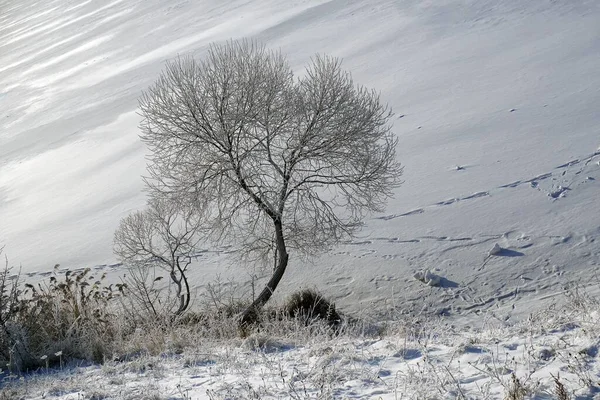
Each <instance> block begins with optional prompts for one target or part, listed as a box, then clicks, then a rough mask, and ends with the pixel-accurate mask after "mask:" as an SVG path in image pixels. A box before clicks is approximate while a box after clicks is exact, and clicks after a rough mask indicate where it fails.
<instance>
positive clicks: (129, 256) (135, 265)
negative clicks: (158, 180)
mask: <svg viewBox="0 0 600 400" xmlns="http://www.w3.org/2000/svg"><path fill="white" fill-rule="evenodd" d="M202 221H203V219H202V217H201V213H199V212H198V210H195V209H194V210H193V209H190V208H188V207H185V206H184V205H182V204H181V203H180V202H178V201H174V200H166V199H157V198H154V199H152V200H150V201H149V204H148V208H147V209H146V210H144V211H136V212H134V213H132V214H130V215H128V216H127V217H125V218H124V219H123V220H122V221H121V224H120V225H119V228H118V229H117V231H116V232H115V238H114V252H115V254H116V255H117V257H118V258H119V260H120V261H121V262H123V264H125V265H126V266H128V267H129V268H130V271H129V272H130V279H132V283H133V286H134V287H133V288H132V289H133V291H134V292H135V295H136V296H138V299H137V300H138V303H140V304H143V305H144V307H146V308H147V310H146V311H149V312H151V313H153V314H154V315H158V314H159V312H158V311H157V310H156V308H155V304H156V303H157V301H158V300H159V299H158V294H157V290H155V286H156V281H157V280H159V279H160V277H157V276H156V275H155V273H154V271H150V269H154V268H160V269H162V270H164V271H166V272H167V273H168V274H169V278H170V282H171V283H172V284H173V285H174V286H175V294H176V297H177V300H178V306H177V308H176V310H175V311H174V314H175V315H180V314H182V313H183V312H184V311H185V310H186V309H187V308H188V306H189V304H190V298H191V293H190V285H189V282H188V278H187V275H186V272H187V268H188V267H189V265H190V264H191V262H192V256H193V255H194V252H195V251H196V250H197V247H196V246H197V244H198V242H199V241H200V240H201V239H202V238H203V223H202ZM148 277H151V278H152V282H146V281H147V279H148ZM166 308H168V307H166Z"/></svg>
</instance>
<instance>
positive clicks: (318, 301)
mask: <svg viewBox="0 0 600 400" xmlns="http://www.w3.org/2000/svg"><path fill="white" fill-rule="evenodd" d="M284 313H285V315H288V316H291V317H293V318H301V319H304V320H305V321H306V322H307V323H308V322H310V321H311V320H313V319H316V318H319V319H322V320H325V321H327V322H328V323H329V324H330V325H337V324H339V323H340V322H341V319H342V318H341V316H340V314H339V313H338V312H337V311H336V309H335V304H333V303H331V302H330V301H329V300H327V299H325V298H324V297H323V296H322V295H320V294H319V293H317V292H316V291H315V290H311V289H304V290H301V291H298V292H296V293H293V294H292V295H291V296H290V297H289V298H288V300H287V302H286V304H285V306H284Z"/></svg>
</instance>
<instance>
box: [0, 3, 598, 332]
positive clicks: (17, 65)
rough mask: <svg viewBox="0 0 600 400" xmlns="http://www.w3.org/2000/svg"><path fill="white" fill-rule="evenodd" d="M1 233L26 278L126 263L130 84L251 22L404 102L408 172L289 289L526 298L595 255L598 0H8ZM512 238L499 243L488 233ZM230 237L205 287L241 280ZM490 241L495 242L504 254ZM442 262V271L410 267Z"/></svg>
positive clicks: (132, 114)
mask: <svg viewBox="0 0 600 400" xmlns="http://www.w3.org/2000/svg"><path fill="white" fill-rule="evenodd" d="M0 11H1V13H0V243H3V244H5V246H6V248H5V253H6V254H8V256H9V257H10V260H11V261H12V263H13V264H15V265H22V268H23V272H24V273H25V274H27V276H28V277H30V278H31V279H37V278H41V277H43V276H45V275H46V274H47V273H48V272H49V271H50V269H51V267H53V266H54V265H55V264H56V263H59V264H61V266H62V267H64V268H84V267H94V268H96V269H98V270H106V271H110V272H111V274H112V275H113V276H115V275H117V274H120V273H122V272H123V271H122V270H121V269H120V268H119V266H118V265H115V262H116V261H115V258H114V256H113V254H112V235H113V232H114V230H115V228H116V227H117V224H118V222H119V220H120V218H122V217H123V216H125V215H126V214H127V213H129V212H130V211H132V210H135V209H139V208H142V207H143V206H144V202H145V197H144V194H143V192H142V190H143V184H142V181H141V179H140V175H141V174H143V173H144V169H145V159H144V156H145V149H144V147H143V146H142V144H141V143H140V141H139V139H138V137H137V134H138V129H137V124H138V123H139V116H138V115H137V114H136V106H137V98H138V97H139V95H140V93H141V91H142V90H144V89H145V88H147V87H148V86H149V85H150V84H151V83H152V82H153V81H154V80H155V79H156V77H157V76H158V74H159V72H160V71H161V69H162V68H163V66H164V63H165V60H167V59H170V58H172V57H175V56H177V55H178V54H187V53H191V54H194V55H196V56H199V57H201V56H202V54H203V53H204V52H205V50H206V48H207V45H208V44H209V43H210V42H214V41H224V40H227V39H230V38H241V37H252V38H256V39H258V40H260V41H263V42H265V43H266V44H267V45H268V46H269V47H272V48H281V50H282V51H283V52H284V53H285V54H287V55H288V56H289V60H290V62H291V64H292V65H293V67H294V69H295V70H297V71H298V72H300V73H301V71H302V68H303V65H305V64H306V63H307V61H308V60H309V59H310V57H311V56H312V55H313V54H315V53H327V54H331V55H334V56H338V57H342V58H343V59H344V66H345V68H346V69H348V70H350V71H351V72H352V74H353V76H354V78H355V80H356V81H357V82H359V83H361V84H364V85H366V86H368V87H372V88H375V89H377V90H379V91H381V96H382V99H383V100H384V101H385V102H388V103H389V104H390V106H391V107H392V108H393V110H394V111H395V112H396V116H395V119H394V131H395V132H396V133H397V134H398V136H399V137H400V143H399V147H398V150H397V153H398V159H399V160H400V161H401V162H402V163H403V165H404V166H405V172H404V177H403V178H404V179H405V183H404V184H403V186H402V187H400V188H399V189H398V190H397V191H396V196H395V198H394V199H393V200H392V201H390V203H389V205H388V207H387V210H386V212H385V213H383V214H380V215H373V216H371V217H369V218H368V219H367V220H366V221H365V227H364V229H363V230H362V232H361V233H360V237H359V238H357V239H356V240H353V241H350V242H347V243H344V244H342V245H340V246H338V247H336V248H333V249H331V250H330V251H329V252H328V253H327V254H324V255H322V256H321V257H318V258H316V259H313V260H302V259H299V258H294V255H293V254H292V257H291V263H290V267H289V269H288V271H289V272H288V273H287V275H286V276H285V277H284V280H283V282H282V287H281V290H280V291H279V295H280V296H282V295H284V294H286V293H289V291H290V290H294V289H297V288H298V287H317V288H318V289H319V290H321V291H322V292H323V293H325V295H327V296H329V297H331V298H332V299H334V300H335V301H336V302H337V304H338V306H339V307H340V308H341V309H342V310H344V311H347V312H356V311H359V310H363V311H364V310H369V311H373V312H381V313H386V312H387V311H389V310H390V309H393V310H396V311H397V310H400V311H402V312H406V313H414V314H419V313H422V312H426V313H433V314H443V315H450V316H453V315H457V316H462V317H463V318H464V320H465V321H468V320H469V318H476V312H479V311H481V310H482V309H488V308H491V307H494V308H500V309H501V310H509V311H510V310H512V308H515V310H514V311H511V312H512V314H511V315H515V316H519V315H521V314H527V313H528V312H530V311H531V310H532V309H534V308H541V307H543V304H544V302H543V301H542V300H544V299H551V298H552V297H553V296H555V295H556V294H558V293H561V291H562V289H563V287H564V286H565V285H567V284H570V283H579V284H582V285H586V284H588V283H589V282H591V281H594V280H595V278H594V277H595V274H596V270H597V267H598V265H599V264H600V246H599V243H600V241H599V239H600V206H599V200H598V199H599V198H600V186H599V182H600V165H599V163H600V147H599V146H600V113H599V112H598V110H599V109H600V74H598V71H599V70H600V28H599V24H598V21H599V20H600V2H597V1H585V0H575V1H568V2H555V1H546V0H543V1H521V0H502V1H491V0H490V1H475V0H467V1H464V0H461V1H458V0H439V1H437V0H436V1H422V0H419V1H411V0H406V1H392V0H374V1H369V2H365V1H356V0H350V1H348V0H343V1H342V0H331V1H322V0H302V1H295V2H288V1H283V0H266V1H261V2H248V1H241V0H234V1H228V2H220V1H214V0H205V1H196V2H192V1H187V0H174V1H164V0H143V1H142V0H127V1H125V0H114V1H75V0H72V1H64V0H55V1H44V2H37V1H31V0H23V1H16V0H0ZM496 244H497V245H498V246H499V247H500V249H501V250H500V251H499V252H491V251H492V250H493V249H494V247H495V245H496ZM229 251H230V249H227V248H216V249H215V248H210V249H206V251H204V252H202V253H201V254H199V256H198V262H197V264H196V265H197V268H196V270H195V273H194V274H193V276H192V278H193V279H195V287H196V288H197V289H201V288H202V287H203V286H204V285H205V284H206V283H207V282H210V281H211V280H212V279H214V278H215V277H216V276H217V275H218V274H220V275H221V276H222V277H223V278H225V279H226V278H228V277H236V279H238V280H240V279H242V280H244V279H246V277H247V278H248V279H249V278H250V277H252V276H254V275H257V276H259V277H264V271H261V270H260V268H257V267H255V266H250V267H245V266H239V263H236V262H235V261H232V260H231V259H230V258H229V257H228V256H227V253H229ZM492 253H494V254H492ZM419 271H429V273H430V274H434V275H435V276H436V277H439V279H440V281H439V284H438V285H435V286H429V285H426V284H424V283H423V282H421V281H419V280H417V279H415V278H414V277H413V276H414V275H415V274H416V273H418V272H419Z"/></svg>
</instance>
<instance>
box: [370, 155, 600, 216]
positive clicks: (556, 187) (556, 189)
mask: <svg viewBox="0 0 600 400" xmlns="http://www.w3.org/2000/svg"><path fill="white" fill-rule="evenodd" d="M596 158H600V149H599V150H596V151H595V152H594V153H592V154H590V155H588V156H587V157H584V158H576V159H573V160H570V161H567V162H566V163H563V164H561V165H559V166H557V167H555V168H554V169H555V170H559V171H557V172H554V173H553V172H546V173H543V174H539V175H536V176H534V177H532V178H529V179H522V180H516V181H513V182H510V183H506V184H504V185H500V186H498V187H496V188H495V190H504V189H513V188H516V187H519V186H521V185H525V184H527V185H530V186H531V187H532V188H534V189H538V190H542V188H540V182H543V181H546V180H548V179H551V180H552V181H554V182H556V181H558V180H559V179H562V181H563V182H562V183H554V184H553V185H552V187H551V188H549V189H545V190H544V191H545V192H547V194H548V196H549V197H551V198H552V199H554V200H557V199H559V198H561V197H564V196H565V195H566V192H567V191H569V190H573V185H574V184H575V180H576V179H577V178H578V177H579V175H581V174H582V173H583V172H584V170H585V168H586V167H587V166H588V165H589V164H590V163H592V161H594V160H595V159H596ZM581 164H583V165H582V167H581V168H580V169H579V170H577V171H575V172H569V168H571V167H574V166H576V165H581ZM597 166H600V161H598V163H597ZM595 169H597V168H595ZM569 178H571V180H570V181H569ZM591 182H596V179H594V177H590V176H589V175H588V176H586V177H585V178H583V183H591ZM493 192H494V190H486V191H479V192H475V193H473V194H470V195H467V196H460V197H452V198H450V199H446V200H442V201H438V202H436V203H433V204H431V205H429V206H426V207H421V208H417V209H414V210H411V211H407V212H405V213H400V214H389V215H384V216H381V217H376V219H381V220H384V221H389V220H392V219H396V218H401V217H409V216H413V215H418V214H423V213H424V212H425V211H426V210H427V209H430V208H434V207H444V206H449V205H452V204H455V203H459V202H462V201H467V200H474V199H479V198H484V197H489V196H492V195H493Z"/></svg>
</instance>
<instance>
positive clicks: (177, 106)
mask: <svg viewBox="0 0 600 400" xmlns="http://www.w3.org/2000/svg"><path fill="white" fill-rule="evenodd" d="M140 109H141V115H142V117H143V120H142V123H141V130H142V134H141V138H142V140H143V141H144V142H145V143H146V144H147V146H148V147H149V149H150V150H151V156H150V164H149V168H148V170H149V176H148V177H147V178H146V182H147V184H148V185H149V187H150V188H151V191H152V193H153V195H154V196H156V197H160V196H163V195H168V196H170V197H173V196H175V197H177V198H182V199H183V198H188V199H189V198H191V199H194V198H203V199H207V198H208V203H209V205H210V209H211V210H212V211H211V212H212V213H213V214H212V215H211V216H212V218H213V223H212V228H213V233H216V234H217V238H219V239H222V240H225V239H226V240H233V239H236V240H237V241H238V244H241V245H242V246H241V249H242V250H243V251H246V252H254V251H259V252H262V253H268V252H271V254H272V255H273V256H274V260H275V266H274V269H273V274H272V277H271V279H270V280H269V281H268V283H267V284H266V287H265V288H264V290H263V291H262V292H261V293H260V294H259V296H258V297H257V298H256V299H255V301H254V302H253V304H252V305H251V306H250V307H249V308H248V309H247V310H246V312H245V313H244V314H243V316H242V322H243V323H245V322H248V321H249V319H250V318H251V316H252V314H253V312H254V311H256V310H257V309H260V308H261V307H262V306H263V305H264V304H265V303H266V302H267V301H268V300H269V299H270V297H271V295H272V293H273V291H274V290H275V288H276V287H277V285H278V283H279V281H280V280H281V278H282V276H283V274H284V272H285V270H286V267H287V265H288V259H289V253H288V250H292V249H293V250H295V251H297V252H298V253H301V254H312V253H314V252H316V251H318V250H321V249H323V248H326V247H327V246H330V245H331V244H334V243H336V242H338V241H339V240H340V239H342V238H343V237H348V236H352V235H353V234H354V233H355V232H356V229H358V228H359V226H360V224H361V220H362V219H363V218H364V216H365V213H367V212H371V211H381V210H382V209H383V207H384V205H385V203H386V200H387V199H388V198H389V197H390V196H391V195H392V191H393V189H394V188H395V187H397V186H398V185H399V184H400V183H401V182H400V176H401V173H402V168H401V166H400V164H399V163H398V162H397V161H396V157H395V148H396V144H397V138H396V137H395V135H394V134H393V133H392V132H391V130H390V124H389V120H390V117H391V116H392V113H391V111H390V110H389V109H388V107H387V106H386V105H383V104H381V102H380V99H379V95H378V94H377V93H376V92H375V91H372V90H368V89H365V88H364V87H362V86H357V85H355V84H354V83H353V81H352V78H351V76H350V74H349V73H347V72H344V71H343V70H342V69H341V64H340V61H339V60H338V59H335V58H331V57H326V56H325V57H324V56H316V57H315V58H314V60H313V61H312V63H311V65H310V66H309V67H308V68H307V69H306V73H305V74H304V75H303V76H302V77H300V78H294V76H293V72H292V70H291V68H290V66H289V65H288V63H287V61H286V59H285V57H283V56H282V55H281V54H280V53H278V52H271V51H267V50H266V49H265V48H264V47H263V46H261V45H257V44H256V43H254V42H249V41H242V42H228V43H226V44H224V45H213V46H211V47H210V49H209V50H208V54H207V55H206V57H205V58H204V59H203V60H201V61H196V60H194V59H192V58H180V59H177V60H175V61H173V62H170V63H168V64H167V68H166V70H165V71H164V72H163V73H162V74H161V76H160V77H159V79H158V81H157V82H156V83H155V84H154V85H153V86H152V87H150V88H149V89H148V90H147V91H146V92H145V93H144V95H143V96H142V98H141V100H140Z"/></svg>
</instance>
